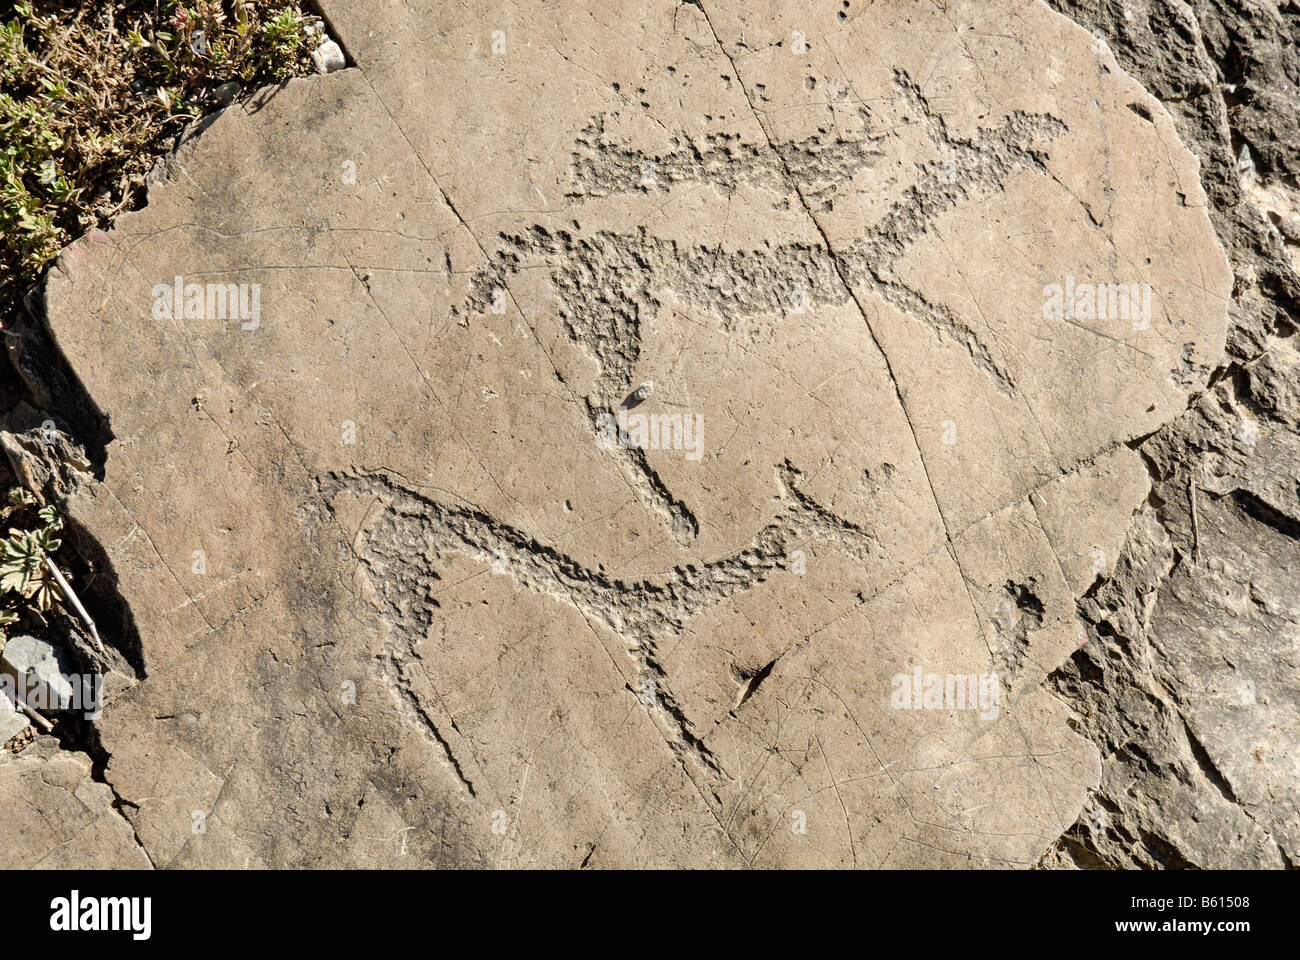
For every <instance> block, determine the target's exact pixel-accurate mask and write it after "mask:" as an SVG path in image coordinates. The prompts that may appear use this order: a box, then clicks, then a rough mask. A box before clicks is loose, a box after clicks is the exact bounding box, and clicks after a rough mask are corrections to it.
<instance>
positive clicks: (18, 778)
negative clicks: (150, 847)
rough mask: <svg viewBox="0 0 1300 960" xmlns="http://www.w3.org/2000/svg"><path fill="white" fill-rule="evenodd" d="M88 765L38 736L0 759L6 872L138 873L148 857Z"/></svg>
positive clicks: (0, 836) (0, 846)
mask: <svg viewBox="0 0 1300 960" xmlns="http://www.w3.org/2000/svg"><path fill="white" fill-rule="evenodd" d="M90 766H91V764H90V758H89V757H88V756H86V755H85V754H84V753H79V752H75V751H68V750H60V749H59V745H58V742H57V741H56V740H55V739H54V738H53V737H37V738H36V740H34V741H33V742H32V743H31V744H30V745H28V747H27V748H26V749H25V750H24V751H23V752H22V753H21V754H19V755H17V756H14V755H13V754H8V753H0V800H2V801H3V802H0V851H3V852H4V853H3V857H4V865H5V867H6V868H10V869H13V868H25V869H30V868H40V869H52V870H55V869H62V870H68V869H85V870H108V869H113V870H128V869H129V870H140V869H148V868H149V867H150V863H149V858H148V857H147V856H146V855H145V852H144V851H143V850H142V849H141V848H140V845H139V844H138V843H137V842H136V839H135V837H134V836H133V835H132V833H131V827H130V824H128V823H127V822H126V820H124V819H123V818H122V816H121V815H120V814H119V813H118V811H117V810H116V809H115V808H114V806H113V803H114V797H113V793H112V791H111V790H110V789H109V787H108V786H107V785H105V784H103V783H97V782H96V781H95V780H94V779H92V777H91V770H90Z"/></svg>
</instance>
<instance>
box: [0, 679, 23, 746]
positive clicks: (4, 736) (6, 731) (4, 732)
mask: <svg viewBox="0 0 1300 960" xmlns="http://www.w3.org/2000/svg"><path fill="white" fill-rule="evenodd" d="M30 723H31V721H30V720H28V719H27V715H26V714H25V713H23V712H22V710H21V709H19V707H18V704H17V703H15V702H14V700H13V698H12V697H10V696H9V694H8V693H7V692H6V691H4V690H0V745H3V744H6V743H8V742H9V741H10V740H12V739H13V738H14V737H16V736H18V734H20V733H22V732H23V731H24V730H26V729H27V727H28V724H30Z"/></svg>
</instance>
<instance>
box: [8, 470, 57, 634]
mask: <svg viewBox="0 0 1300 960" xmlns="http://www.w3.org/2000/svg"><path fill="white" fill-rule="evenodd" d="M10 502H11V503H12V504H13V505H14V506H16V507H20V508H24V507H31V506H34V505H35V499H34V498H33V497H32V496H31V494H29V493H27V492H26V491H25V490H19V491H14V492H13V493H11V494H10ZM36 517H37V519H38V520H39V521H40V525H39V526H37V527H35V528H34V529H30V530H20V529H17V528H13V527H11V528H10V529H9V537H8V538H7V539H5V540H3V541H0V599H3V598H4V595H5V594H15V595H16V596H17V598H18V599H19V601H20V602H26V603H31V604H34V605H35V606H36V608H37V609H38V610H41V611H45V610H49V609H50V607H51V606H52V605H53V604H54V602H55V601H57V600H62V599H63V593H62V591H61V590H60V589H59V585H58V583H57V582H56V581H55V579H54V577H53V576H52V575H51V573H52V570H51V567H50V566H49V564H47V559H49V558H52V557H53V555H54V554H55V553H57V552H58V550H59V547H61V546H62V545H63V541H62V540H60V539H59V538H58V536H57V534H58V533H59V531H60V530H62V529H63V518H62V517H60V516H59V512H58V510H56V509H55V508H54V507H42V508H41V509H40V510H39V511H37V514H36ZM49 562H50V563H52V562H53V561H52V559H50V560H49ZM17 619H18V611H17V610H15V609H13V608H12V607H8V608H4V616H3V617H0V624H2V623H13V622H15V621H16V620H17Z"/></svg>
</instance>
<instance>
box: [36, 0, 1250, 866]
mask: <svg viewBox="0 0 1300 960" xmlns="http://www.w3.org/2000/svg"><path fill="white" fill-rule="evenodd" d="M323 6H324V7H325V12H326V13H327V15H328V16H329V17H330V21H331V24H332V32H333V33H334V34H335V35H336V36H338V38H339V39H340V40H341V41H342V42H343V44H344V46H345V48H346V49H347V51H348V53H349V55H350V56H351V58H352V59H353V60H354V61H355V62H356V64H357V67H355V68H352V69H347V70H343V71H340V72H337V73H332V74H330V75H328V76H323V77H317V78H311V79H308V80H296V81H291V82H290V83H289V84H288V85H286V86H285V87H284V88H283V89H281V90H279V91H278V92H276V93H275V94H274V95H270V94H269V93H268V94H266V95H264V96H263V97H261V98H258V99H256V100H255V101H254V102H253V103H250V104H247V105H244V106H242V107H231V108H229V109H227V110H225V111H224V112H223V113H221V114H220V115H219V116H218V117H217V118H216V119H215V120H214V121H213V122H212V123H211V124H210V125H208V126H207V127H206V128H205V129H204V130H203V132H202V133H200V134H198V135H197V136H195V137H194V138H193V139H191V140H189V141H188V142H187V143H185V144H184V145H183V146H182V147H181V148H180V149H179V151H178V153H177V155H176V157H175V158H174V159H173V160H172V161H171V162H170V164H169V167H168V169H167V170H166V171H165V174H166V175H165V176H164V177H162V178H160V180H159V182H158V183H157V184H155V186H154V187H153V189H152V190H151V192H150V198H149V204H148V206H147V207H146V208H145V209H143V210H141V211H138V212H136V213H132V214H129V215H126V216H124V217H122V218H121V219H120V220H119V222H118V223H117V225H116V226H115V228H114V229H113V230H112V231H110V232H108V233H103V234H96V235H93V236H89V237H87V238H85V239H84V240H82V241H81V242H79V243H78V244H76V245H75V246H74V247H72V248H71V249H70V250H69V251H67V253H66V254H65V255H64V257H63V258H62V259H61V260H60V262H59V264H58V267H57V269H56V270H55V271H54V272H53V274H52V276H51V279H50V281H49V283H48V285H47V289H46V306H47V308H48V315H49V321H50V324H51V327H52V329H53V331H54V335H55V337H56V338H57V341H58V343H59V345H60V347H61V348H62V350H63V351H64V352H65V354H66V355H67V357H68V359H69V361H70V363H71V364H72V367H73V368H74V369H75V370H76V371H77V372H78V374H79V375H80V377H81V379H82V381H83V383H84V385H85V388H86V390H87V392H88V394H89V396H90V398H91V400H93V402H94V403H95V404H97V405H98V406H99V408H100V409H102V410H103V411H105V412H106V413H107V415H108V416H109V417H110V418H111V426H112V431H113V434H114V439H113V441H112V442H111V443H110V444H109V445H108V448H107V458H106V462H105V463H104V465H103V481H102V483H99V482H97V483H90V482H87V483H85V484H83V485H81V487H80V488H79V489H78V491H77V493H76V494H75V496H74V497H73V499H72V502H71V503H70V505H69V509H70V511H71V512H72V513H73V515H74V518H75V519H76V520H77V521H78V522H80V523H82V524H84V525H85V526H86V527H87V528H88V529H89V530H91V531H92V532H93V533H94V534H95V535H96V536H97V538H98V539H99V541H100V542H101V543H102V544H104V545H105V547H106V549H107V551H108V554H109V556H110V557H111V559H112V561H113V564H114V567H115V570H116V574H117V576H118V578H119V585H120V588H121V590H122V593H123V596H124V597H125V598H126V600H127V601H128V602H129V604H130V608H131V611H132V614H133V616H134V619H135V622H136V625H137V626H138V628H139V631H140V638H141V643H142V649H143V657H144V664H145V669H146V672H147V679H146V680H144V681H143V682H142V683H140V684H138V685H137V686H135V687H133V688H131V689H130V690H129V691H127V692H126V693H125V694H123V695H121V696H119V697H118V698H117V699H116V700H114V701H113V702H112V703H110V704H109V705H108V707H107V708H106V711H105V714H104V717H103V719H102V721H101V723H100V728H101V731H102V735H103V742H104V745H105V747H106V749H107V750H108V751H109V752H110V753H111V755H112V759H111V762H110V763H109V766H108V770H107V777H108V779H109V781H110V782H111V783H113V784H114V787H115V789H116V790H117V791H118V793H119V794H120V795H121V796H122V797H123V799H124V800H125V801H129V803H128V805H127V806H126V810H127V812H128V815H129V816H130V817H131V820H132V822H133V825H134V827H135V829H136V833H137V835H138V837H139V839H140V842H141V843H142V844H143V846H144V847H145V849H146V850H148V852H149V855H150V857H151V858H152V859H153V860H154V862H155V863H158V864H160V865H164V864H166V865H177V866H181V865H204V866H217V865H237V866H241V865H257V864H265V865H268V866H279V867H284V866H306V865H313V864H325V865H332V866H415V865H423V864H437V865H446V866H529V865H537V866H565V865H569V866H578V865H583V864H585V865H590V866H632V865H643V866H741V865H753V866H818V867H821V866H867V867H876V866H888V867H908V866H927V867H934V866H960V865H971V866H989V865H998V866H1017V865H1028V864H1031V863H1033V862H1034V861H1035V860H1036V859H1037V858H1038V857H1039V856H1040V855H1041V854H1042V853H1043V852H1044V851H1045V850H1046V849H1047V847H1048V846H1049V845H1050V844H1051V843H1052V841H1053V840H1054V838H1056V837H1057V836H1059V835H1060V833H1061V832H1062V831H1063V830H1064V829H1065V828H1066V827H1068V826H1069V825H1070V824H1071V823H1073V822H1074V820H1075V819H1076V818H1077V816H1078V815H1079V811H1080V809H1081V807H1082V805H1083V802H1084V798H1085V796H1086V794H1087V791H1088V790H1089V788H1090V787H1092V786H1094V785H1095V784H1096V782H1097V778H1098V776H1099V765H1098V757H1097V752H1096V749H1095V747H1094V746H1093V745H1092V744H1091V743H1089V742H1087V741H1086V740H1084V739H1082V738H1080V737H1079V736H1078V735H1077V734H1076V733H1074V732H1073V730H1072V729H1071V725H1070V717H1069V713H1068V710H1067V709H1066V707H1065V706H1064V705H1063V704H1062V703H1061V702H1060V701H1059V700H1057V699H1056V698H1055V697H1053V696H1052V695H1050V694H1049V693H1048V692H1047V691H1046V690H1045V689H1044V686H1043V682H1042V681H1043V680H1044V678H1045V677H1046V676H1047V675H1048V674H1049V673H1050V672H1051V671H1052V670H1054V669H1055V668H1056V667H1057V666H1058V665H1060V664H1061V663H1062V662H1063V661H1064V660H1065V659H1066V658H1067V657H1069V656H1070V655H1071V654H1072V653H1073V652H1074V650H1075V648H1076V647H1077V646H1078V644H1079V642H1080V639H1081V635H1080V628H1079V624H1078V622H1077V620H1076V618H1075V610H1076V601H1077V599H1078V598H1079V597H1080V596H1081V595H1082V593H1083V592H1084V591H1086V590H1087V589H1088V588H1089V586H1091V585H1092V583H1093V582H1094V581H1095V579H1096V578H1097V577H1098V576H1105V575H1106V573H1107V572H1108V570H1109V564H1110V563H1112V562H1113V561H1114V554H1115V553H1116V552H1117V551H1118V549H1119V546H1120V544H1122V542H1123V531H1124V529H1125V526H1126V524H1127V522H1128V519H1129V517H1130V516H1131V515H1132V513H1133V511H1134V509H1135V508H1136V507H1137V506H1138V505H1139V504H1140V503H1141V502H1142V501H1143V499H1144V498H1145V495H1146V482H1145V476H1144V472H1143V470H1142V467H1141V464H1140V463H1139V462H1138V461H1137V458H1136V455H1135V454H1134V453H1133V452H1132V451H1131V450H1130V449H1129V447H1128V446H1126V443H1127V442H1128V441H1131V440H1133V439H1135V438H1137V437H1141V436H1144V435H1146V434H1148V433H1150V432H1151V431H1153V430H1156V429H1157V428H1159V427H1160V426H1161V425H1163V424H1165V423H1167V422H1168V421H1169V420H1170V419H1172V418H1173V417H1175V416H1177V415H1178V414H1179V413H1180V412H1181V411H1182V410H1184V409H1185V407H1186V405H1187V401H1188V397H1189V395H1190V394H1192V393H1193V392H1194V391H1197V390H1199V389H1201V388H1202V387H1203V385H1204V383H1205V381H1206V379H1207V377H1208V373H1209V371H1210V370H1212V369H1213V368H1214V367H1215V366H1216V365H1217V364H1218V362H1219V360H1220V359H1221V357H1222V352H1223V345H1224V332H1225V311H1226V302H1227V297H1228V296H1229V292H1230V287H1231V277H1230V274H1229V271H1228V267H1227V263H1226V260H1225V258H1224V255H1223V253H1222V251H1221V249H1220V248H1219V246H1218V243H1217V241H1216V240H1215V238H1214V235H1213V232H1212V230H1211V226H1210V223H1209V221H1208V219H1207V217H1206V215H1205V210H1204V206H1205V201H1204V197H1203V195H1202V193H1201V190H1200V187H1199V184H1198V178H1197V169H1196V163H1195V160H1194V159H1193V158H1192V156H1191V155H1190V154H1189V153H1188V152H1187V151H1186V150H1185V149H1184V148H1183V147H1182V146H1181V144H1180V143H1179V142H1178V140H1177V138H1176V136H1175V134H1174V132H1173V127H1172V124H1171V121H1170V119H1169V117H1168V115H1167V114H1166V113H1165V111H1164V110H1163V108H1161V106H1160V105H1159V104H1158V103H1157V102H1156V101H1155V100H1154V99H1152V98H1151V97H1149V96H1148V95H1147V94H1146V93H1145V92H1144V91H1143V90H1142V88H1141V87H1140V86H1139V85H1138V84H1137V83H1135V82H1134V81H1133V80H1131V79H1130V78H1128V77H1127V76H1126V75H1124V74H1123V73H1122V71H1121V70H1120V69H1119V68H1118V66H1117V65H1116V63H1115V61H1114V59H1113V58H1112V57H1111V55H1110V53H1109V52H1108V51H1107V50H1106V49H1105V48H1104V46H1102V45H1099V44H1098V43H1097V42H1096V41H1094V39H1093V38H1092V37H1091V36H1089V35H1088V34H1087V33H1085V32H1084V31H1082V30H1081V29H1079V28H1078V27H1076V26H1074V25H1073V24H1071V23H1070V22H1069V21H1067V20H1065V19H1064V18H1062V17H1060V16H1058V15H1056V14H1054V13H1052V12H1051V11H1050V10H1049V9H1048V8H1047V7H1046V6H1045V5H1043V4H1042V3H1040V2H1038V0H1032V2H1022V0H996V2H988V0H984V2H978V3H977V2H970V3H960V2H959V3H949V4H945V5H930V4H913V3H907V2H897V3H876V4H865V5H861V6H860V5H858V4H856V3H854V4H845V5H829V4H826V5H822V6H821V7H819V8H818V10H817V11H816V12H813V11H810V10H806V9H804V8H796V7H795V5H791V4H780V3H773V4H759V5H755V4H753V3H744V4H742V3H716V2H709V0H704V2H702V3H700V4H677V3H666V2H663V3H661V2H650V3H647V4H637V5H636V6H635V9H633V8H628V9H627V11H626V12H621V11H620V10H619V9H618V8H617V5H615V7H614V8H613V9H611V8H609V7H608V6H600V5H588V4H578V3H562V4H554V3H551V4H541V3H520V2H514V3H510V4H497V5H483V4H480V5H475V8H474V11H473V13H466V12H465V11H464V10H459V9H457V10H452V9H451V8H448V7H446V5H443V4H434V3H431V2H429V3H414V4H406V5H401V6H399V7H394V6H392V5H388V4H379V3H375V2H365V3H349V4H342V3H333V2H326V3H325V4H323ZM466 17H472V19H469V20H467V19H465V18H466ZM643 383H653V385H654V386H653V389H652V390H651V391H650V392H649V396H648V397H644V398H643V397H641V396H639V395H638V396H635V397H634V396H631V395H632V394H633V393H634V391H636V390H637V388H638V387H639V386H640V385H641V384H643ZM199 823H202V825H203V829H202V830H198V829H196V825H197V824H199Z"/></svg>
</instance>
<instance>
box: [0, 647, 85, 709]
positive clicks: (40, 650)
mask: <svg viewBox="0 0 1300 960" xmlns="http://www.w3.org/2000/svg"><path fill="white" fill-rule="evenodd" d="M0 666H3V668H4V670H5V672H7V673H10V674H12V675H13V677H14V678H15V679H16V680H17V682H18V691H19V693H20V694H21V695H23V697H24V698H25V699H26V701H27V703H28V705H29V706H31V707H32V708H34V709H37V710H43V709H59V708H60V706H61V705H67V704H68V703H70V702H71V700H72V696H73V684H72V681H71V680H70V679H69V675H70V674H72V673H73V667H72V664H71V662H70V661H69V659H68V656H67V654H66V653H65V652H64V650H63V649H62V648H61V647H56V646H55V645H54V644H52V643H50V642H49V641H48V640H43V639H41V638H40V637H34V636H32V635H31V634H28V633H20V634H19V635H18V636H16V637H10V638H9V641H8V642H7V643H6V644H5V647H4V651H3V652H2V653H0Z"/></svg>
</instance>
